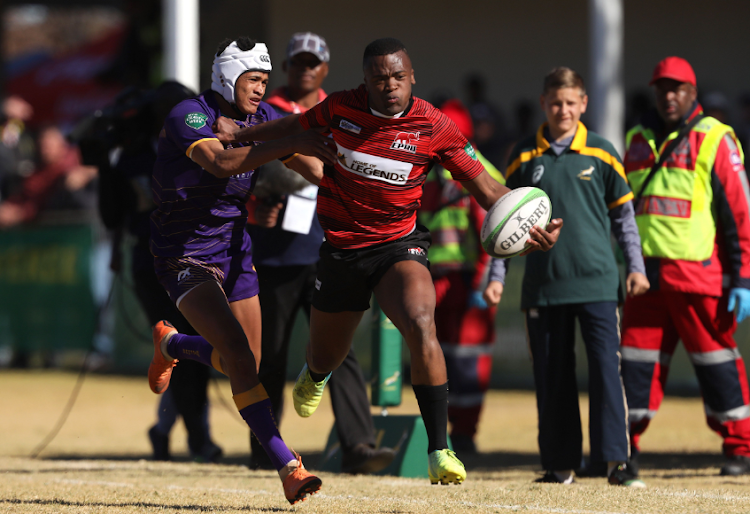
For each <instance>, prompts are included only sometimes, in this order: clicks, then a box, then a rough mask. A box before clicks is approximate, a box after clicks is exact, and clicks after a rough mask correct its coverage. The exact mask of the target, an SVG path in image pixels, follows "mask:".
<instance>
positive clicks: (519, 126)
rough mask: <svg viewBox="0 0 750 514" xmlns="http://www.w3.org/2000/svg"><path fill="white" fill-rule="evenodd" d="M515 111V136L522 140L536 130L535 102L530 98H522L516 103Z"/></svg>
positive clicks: (516, 138)
mask: <svg viewBox="0 0 750 514" xmlns="http://www.w3.org/2000/svg"><path fill="white" fill-rule="evenodd" d="M513 113H514V114H515V121H516V126H515V128H514V134H513V138H514V139H515V140H517V141H520V140H521V139H523V138H525V137H527V136H529V135H531V134H533V133H534V131H535V130H536V124H535V123H534V103H533V102H532V101H530V100H521V101H520V102H518V103H516V108H515V110H514V111H513Z"/></svg>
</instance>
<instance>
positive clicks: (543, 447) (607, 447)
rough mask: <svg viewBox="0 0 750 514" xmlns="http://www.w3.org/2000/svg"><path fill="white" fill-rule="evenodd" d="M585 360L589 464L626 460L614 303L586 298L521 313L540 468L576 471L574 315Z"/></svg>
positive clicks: (577, 422)
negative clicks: (529, 357) (530, 366)
mask: <svg viewBox="0 0 750 514" xmlns="http://www.w3.org/2000/svg"><path fill="white" fill-rule="evenodd" d="M576 318H578V321H579V324H580V326H581V335H582V336H583V341H584V343H585V346H586V356H587V357H588V363H589V435H590V441H591V460H592V462H607V461H621V462H624V461H626V460H628V451H629V448H630V445H629V440H628V424H627V414H626V412H627V409H626V400H625V390H624V388H623V385H622V379H621V377H620V353H619V350H620V331H619V314H618V311H617V302H591V303H578V304H568V305H556V306H551V307H539V308H532V309H528V310H527V311H526V328H527V332H528V338H529V346H530V349H531V355H532V359H533V364H534V383H535V385H536V399H537V409H538V412H539V452H540V454H541V458H542V467H543V468H544V469H545V470H552V471H556V470H565V469H576V468H578V467H579V466H580V464H581V457H582V446H583V434H582V431H581V415H580V411H579V408H578V386H577V383H576V372H575V368H576V360H575V348H574V347H575V319H576Z"/></svg>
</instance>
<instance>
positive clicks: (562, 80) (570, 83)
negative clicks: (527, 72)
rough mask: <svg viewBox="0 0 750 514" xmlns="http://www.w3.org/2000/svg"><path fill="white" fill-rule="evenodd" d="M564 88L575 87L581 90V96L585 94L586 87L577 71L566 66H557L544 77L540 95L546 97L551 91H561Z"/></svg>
mask: <svg viewBox="0 0 750 514" xmlns="http://www.w3.org/2000/svg"><path fill="white" fill-rule="evenodd" d="M565 87H577V88H579V89H580V90H581V96H583V95H585V94H586V86H585V85H584V83H583V77H581V76H580V75H579V74H578V72H577V71H574V70H572V69H570V68H568V67H567V66H558V67H557V68H553V69H552V70H551V71H550V72H549V73H547V76H546V77H544V88H543V89H542V94H543V95H546V94H547V93H548V92H549V91H550V90H552V89H562V88H565Z"/></svg>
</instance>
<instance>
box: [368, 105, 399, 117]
mask: <svg viewBox="0 0 750 514" xmlns="http://www.w3.org/2000/svg"><path fill="white" fill-rule="evenodd" d="M370 112H371V113H373V114H374V115H375V116H377V117H378V118H385V119H387V120H391V119H393V118H400V117H401V116H402V115H403V114H404V113H405V112H406V109H404V110H403V111H401V112H399V113H396V114H394V115H393V116H388V115H387V114H383V113H382V112H379V111H376V110H375V109H373V108H372V107H370Z"/></svg>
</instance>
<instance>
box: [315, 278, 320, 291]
mask: <svg viewBox="0 0 750 514" xmlns="http://www.w3.org/2000/svg"><path fill="white" fill-rule="evenodd" d="M320 285H321V282H320V280H318V279H317V278H316V279H315V289H317V290H318V291H320Z"/></svg>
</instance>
